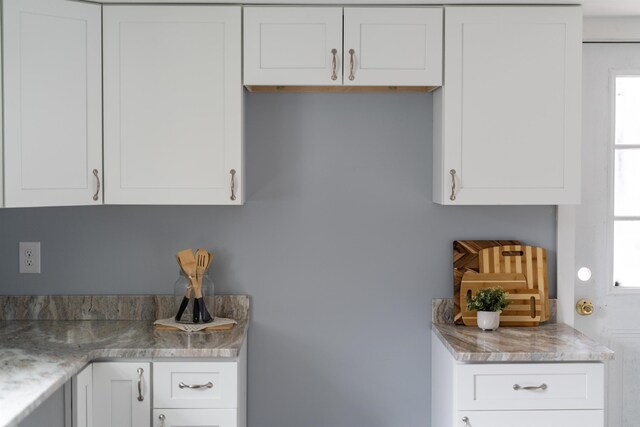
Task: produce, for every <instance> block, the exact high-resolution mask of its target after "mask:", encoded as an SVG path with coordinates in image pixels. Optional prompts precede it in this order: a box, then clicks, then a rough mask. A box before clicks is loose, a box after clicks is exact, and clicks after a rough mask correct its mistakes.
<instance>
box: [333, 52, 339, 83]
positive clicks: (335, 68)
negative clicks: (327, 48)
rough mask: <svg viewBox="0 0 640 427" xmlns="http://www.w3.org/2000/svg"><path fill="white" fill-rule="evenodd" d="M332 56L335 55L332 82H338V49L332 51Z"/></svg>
mask: <svg viewBox="0 0 640 427" xmlns="http://www.w3.org/2000/svg"><path fill="white" fill-rule="evenodd" d="M331 55H333V59H332V60H331V71H332V73H331V80H338V73H337V71H338V58H337V55H338V49H331Z"/></svg>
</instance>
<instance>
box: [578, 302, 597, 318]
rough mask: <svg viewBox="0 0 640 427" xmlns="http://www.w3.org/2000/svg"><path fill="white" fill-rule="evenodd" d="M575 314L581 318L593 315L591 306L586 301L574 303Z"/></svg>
mask: <svg viewBox="0 0 640 427" xmlns="http://www.w3.org/2000/svg"><path fill="white" fill-rule="evenodd" d="M576 313H578V314H579V315H581V316H590V315H592V314H593V304H592V303H591V301H589V300H588V299H581V300H580V301H578V302H577V303H576Z"/></svg>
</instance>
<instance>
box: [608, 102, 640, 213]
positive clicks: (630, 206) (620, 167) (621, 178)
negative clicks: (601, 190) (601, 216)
mask: <svg viewBox="0 0 640 427" xmlns="http://www.w3.org/2000/svg"><path fill="white" fill-rule="evenodd" d="M639 111H640V110H639ZM639 114H640V113H639ZM639 121H640V117H639ZM614 215H615V216H640V149H636V148H633V149H622V150H615V208H614Z"/></svg>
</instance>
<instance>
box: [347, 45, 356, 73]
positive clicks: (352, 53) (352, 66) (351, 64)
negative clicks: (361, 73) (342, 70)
mask: <svg viewBox="0 0 640 427" xmlns="http://www.w3.org/2000/svg"><path fill="white" fill-rule="evenodd" d="M355 53H356V51H355V50H353V49H349V57H350V58H349V80H355V78H356V76H355V75H354V74H353V69H354V67H355V64H354V62H355V60H354V59H353V56H354V55H355Z"/></svg>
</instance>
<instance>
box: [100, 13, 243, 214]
mask: <svg viewBox="0 0 640 427" xmlns="http://www.w3.org/2000/svg"><path fill="white" fill-rule="evenodd" d="M241 25H242V22H241V8H240V7H237V6H233V7H231V6H230V7H226V6H104V21H103V26H104V27H103V31H104V93H105V96H104V157H105V203H107V204H229V205H232V204H236V205H237V204H242V201H243V195H244V182H243V157H242V156H243V143H242V96H243V94H242V91H243V89H242V81H241V75H242V68H241V64H242V55H241V52H242V46H241V36H242V34H241Z"/></svg>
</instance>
